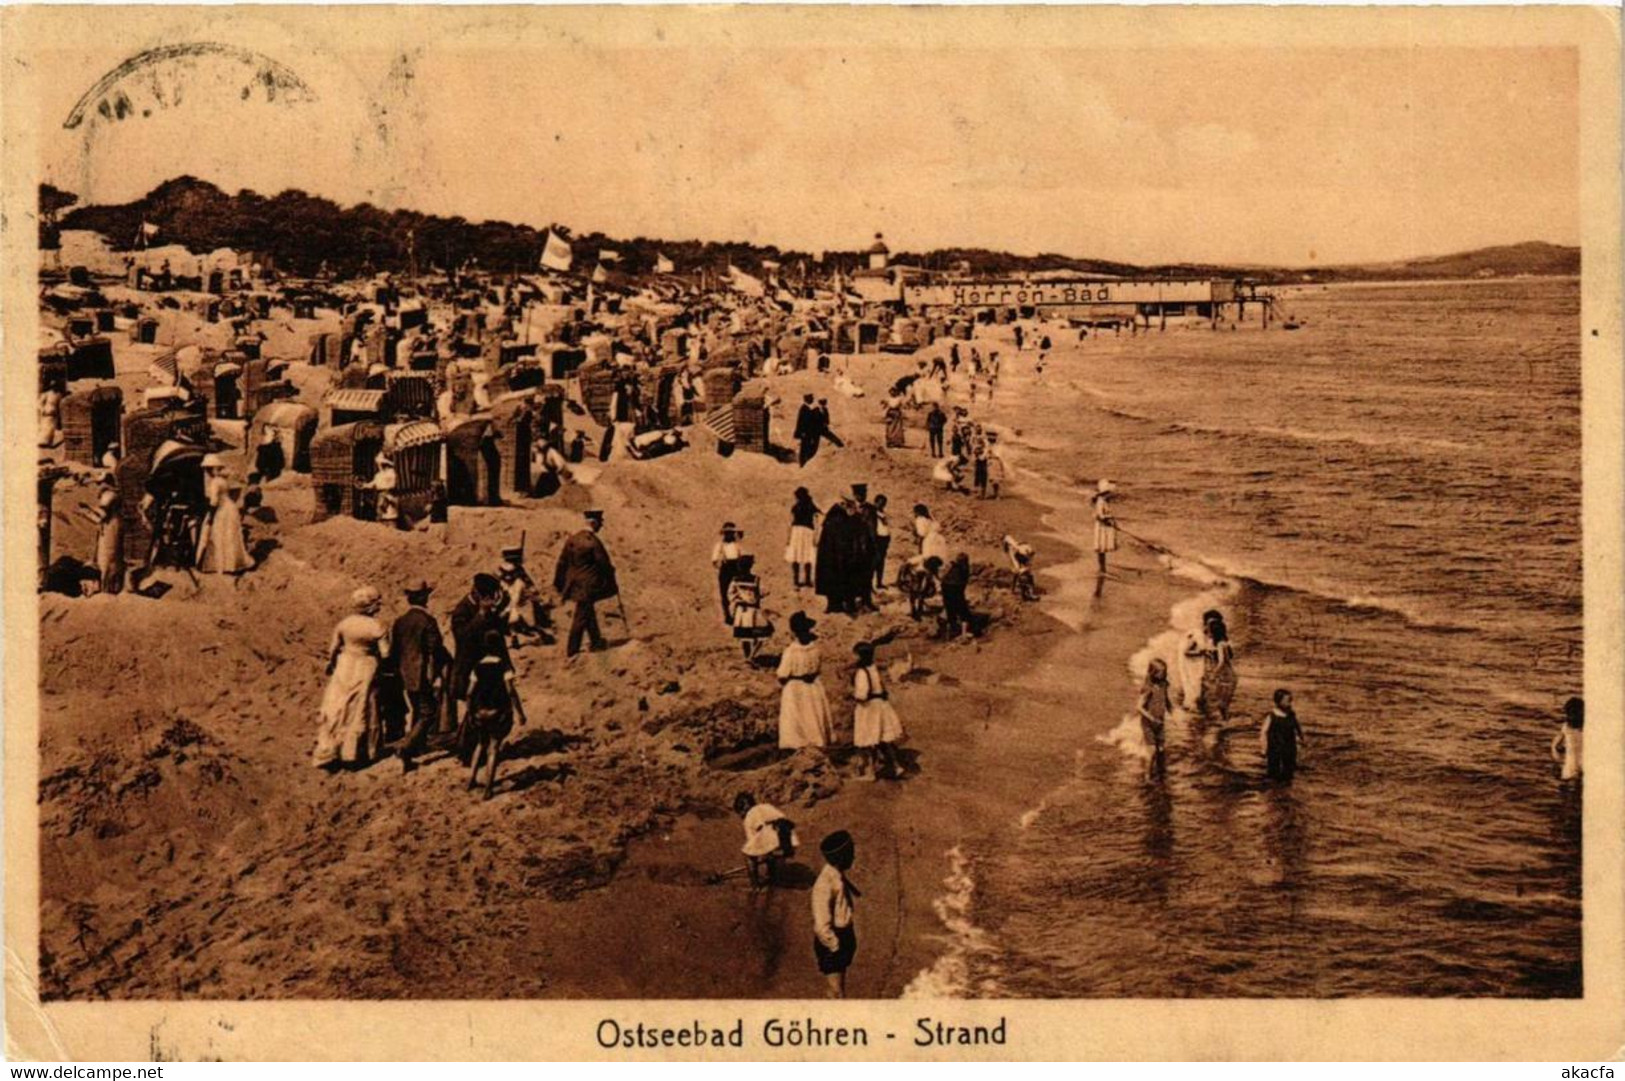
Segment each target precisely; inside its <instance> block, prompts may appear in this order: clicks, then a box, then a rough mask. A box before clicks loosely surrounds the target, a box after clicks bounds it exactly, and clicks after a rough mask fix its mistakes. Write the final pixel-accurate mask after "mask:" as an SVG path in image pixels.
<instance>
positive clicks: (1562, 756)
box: [1552, 698, 1586, 781]
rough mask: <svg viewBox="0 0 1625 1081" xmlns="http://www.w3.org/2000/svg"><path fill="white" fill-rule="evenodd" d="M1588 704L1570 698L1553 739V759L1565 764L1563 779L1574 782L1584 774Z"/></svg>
mask: <svg viewBox="0 0 1625 1081" xmlns="http://www.w3.org/2000/svg"><path fill="white" fill-rule="evenodd" d="M1585 723H1586V704H1585V700H1584V699H1582V698H1570V699H1569V700H1568V701H1567V702H1565V703H1563V723H1562V724H1561V725H1559V726H1558V729H1557V735H1555V736H1553V737H1552V758H1553V760H1554V761H1557V762H1561V763H1562V764H1563V772H1562V778H1563V780H1565V781H1574V780H1578V779H1579V778H1580V775H1581V773H1582V772H1583V763H1582V761H1581V752H1582V751H1583V750H1584V739H1585Z"/></svg>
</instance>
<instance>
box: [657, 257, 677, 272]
mask: <svg viewBox="0 0 1625 1081" xmlns="http://www.w3.org/2000/svg"><path fill="white" fill-rule="evenodd" d="M676 270H677V267H676V265H675V264H673V263H672V261H671V260H670V259H667V258H666V257H665V256H664V255H660V254H658V253H656V255H655V273H656V274H671V273H675V272H676Z"/></svg>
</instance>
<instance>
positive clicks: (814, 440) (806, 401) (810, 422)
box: [795, 394, 824, 465]
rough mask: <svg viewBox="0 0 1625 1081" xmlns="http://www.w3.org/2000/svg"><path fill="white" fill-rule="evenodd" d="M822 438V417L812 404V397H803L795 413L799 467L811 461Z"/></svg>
mask: <svg viewBox="0 0 1625 1081" xmlns="http://www.w3.org/2000/svg"><path fill="white" fill-rule="evenodd" d="M823 437H824V418H823V415H822V414H820V413H819V412H818V407H817V406H816V405H814V404H813V396H812V395H811V394H808V395H805V396H803V397H802V399H801V408H800V409H799V410H797V411H796V430H795V439H796V443H797V444H798V446H799V447H800V453H799V455H798V461H799V463H800V464H801V465H806V464H807V463H808V462H810V461H812V459H813V455H815V454H817V453H818V443H819V441H820V440H821V439H822V438H823Z"/></svg>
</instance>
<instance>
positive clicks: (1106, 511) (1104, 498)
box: [1093, 480, 1117, 574]
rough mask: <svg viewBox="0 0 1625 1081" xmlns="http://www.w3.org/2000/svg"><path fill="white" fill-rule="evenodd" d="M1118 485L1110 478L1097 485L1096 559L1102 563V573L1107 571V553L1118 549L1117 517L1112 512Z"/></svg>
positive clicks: (1094, 499)
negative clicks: (1114, 494)
mask: <svg viewBox="0 0 1625 1081" xmlns="http://www.w3.org/2000/svg"><path fill="white" fill-rule="evenodd" d="M1116 491H1117V486H1116V485H1114V484H1113V483H1112V482H1111V481H1109V480H1102V481H1101V482H1100V483H1099V484H1098V485H1097V486H1096V487H1095V494H1094V497H1093V502H1094V505H1095V559H1096V560H1097V561H1098V562H1099V564H1100V573H1101V574H1105V573H1106V553H1107V552H1115V551H1117V517H1116V515H1115V514H1114V513H1113V512H1112V499H1113V493H1114V492H1116Z"/></svg>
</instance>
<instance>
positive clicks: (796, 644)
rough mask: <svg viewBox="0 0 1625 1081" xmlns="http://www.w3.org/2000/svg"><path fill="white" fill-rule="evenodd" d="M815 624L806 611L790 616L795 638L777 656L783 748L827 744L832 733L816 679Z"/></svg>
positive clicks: (825, 745)
mask: <svg viewBox="0 0 1625 1081" xmlns="http://www.w3.org/2000/svg"><path fill="white" fill-rule="evenodd" d="M815 626H817V622H816V621H815V620H814V619H812V618H811V617H810V616H808V615H807V613H805V612H797V613H795V614H794V615H792V616H791V617H790V633H791V635H793V636H794V638H795V641H793V642H791V643H790V644H789V645H788V646H786V647H785V650H784V655H783V656H782V657H780V658H779V670H778V677H779V683H780V684H781V685H782V686H783V687H784V691H783V693H782V694H781V695H780V696H779V746H780V747H782V748H784V749H786V750H792V751H793V750H796V749H797V748H800V747H827V746H829V742H830V740H831V739H832V738H833V737H834V734H835V724H834V721H833V719H832V718H831V716H830V711H829V698H828V697H827V696H826V695H825V694H824V685H823V684H822V683H820V682H819V681H818V669H819V666H820V664H821V663H822V659H821V658H820V657H819V654H818V646H817V644H816V643H817V641H818V637H817V635H815V634H813V627H815Z"/></svg>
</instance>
